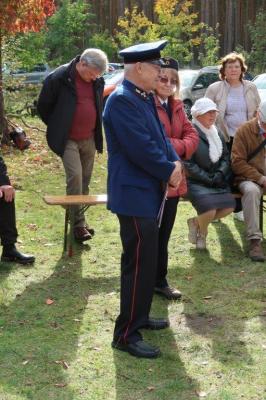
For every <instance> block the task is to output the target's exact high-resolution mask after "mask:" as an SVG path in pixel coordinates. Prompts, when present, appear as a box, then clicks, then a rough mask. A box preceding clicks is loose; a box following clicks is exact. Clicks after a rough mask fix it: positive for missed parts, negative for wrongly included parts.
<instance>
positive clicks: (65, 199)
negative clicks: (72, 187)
mask: <svg viewBox="0 0 266 400" xmlns="http://www.w3.org/2000/svg"><path fill="white" fill-rule="evenodd" d="M233 196H234V197H235V198H241V193H233ZM43 199H44V201H45V203H46V204H48V205H51V206H62V207H63V208H65V210H66V211H65V229H64V247H63V249H64V252H66V251H67V244H68V240H67V236H68V235H67V234H68V226H69V244H68V255H69V257H72V256H73V243H74V210H73V207H71V206H81V209H80V210H81V211H82V212H85V211H86V210H87V209H88V208H89V207H90V206H96V205H98V204H106V203H107V195H106V194H98V195H62V196H48V195H47V196H44V198H43ZM180 200H181V201H182V202H183V201H184V202H188V201H189V200H188V199H187V198H183V197H181V198H180ZM263 211H264V200H263V196H262V197H261V202H260V210H259V218H260V229H261V232H262V233H263Z"/></svg>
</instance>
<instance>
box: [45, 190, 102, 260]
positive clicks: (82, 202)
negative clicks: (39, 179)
mask: <svg viewBox="0 0 266 400" xmlns="http://www.w3.org/2000/svg"><path fill="white" fill-rule="evenodd" d="M43 200H44V201H45V203H46V204H49V205H50V206H62V207H63V208H65V210H66V211H65V229H64V247H63V249H64V252H66V251H67V247H68V255H69V257H72V256H73V243H74V209H73V207H72V206H81V208H80V211H81V212H85V211H86V210H87V209H88V208H89V207H91V206H96V205H98V204H106V202H107V195H106V194H97V195H93V194H89V195H63V196H44V198H43ZM68 226H69V243H68V240H67V237H68ZM67 245H68V246H67Z"/></svg>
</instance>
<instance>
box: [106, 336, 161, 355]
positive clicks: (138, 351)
mask: <svg viewBox="0 0 266 400" xmlns="http://www.w3.org/2000/svg"><path fill="white" fill-rule="evenodd" d="M112 347H113V348H114V349H117V350H121V351H126V352H127V353H129V354H131V355H132V356H135V357H141V358H156V357H158V356H159V355H160V354H161V352H160V349H159V348H158V347H153V346H151V345H149V344H148V343H145V342H144V341H143V340H139V341H138V342H135V343H127V344H123V343H116V342H112Z"/></svg>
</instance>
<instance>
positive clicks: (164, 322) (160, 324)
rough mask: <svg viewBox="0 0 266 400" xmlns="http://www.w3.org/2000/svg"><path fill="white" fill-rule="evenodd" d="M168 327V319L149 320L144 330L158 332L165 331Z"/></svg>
mask: <svg viewBox="0 0 266 400" xmlns="http://www.w3.org/2000/svg"><path fill="white" fill-rule="evenodd" d="M168 327H169V321H168V319H162V318H160V319H159V318H157V319H156V318H149V319H148V322H147V325H145V326H144V328H145V329H152V330H159V329H165V328H168Z"/></svg>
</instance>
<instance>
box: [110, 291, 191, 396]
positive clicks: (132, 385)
mask: <svg viewBox="0 0 266 400" xmlns="http://www.w3.org/2000/svg"><path fill="white" fill-rule="evenodd" d="M168 305H169V302H168V301H167V300H165V299H161V298H158V296H154V301H153V307H152V308H153V310H154V312H151V315H152V316H156V317H163V318H168ZM142 333H143V336H144V340H146V341H147V342H149V343H152V344H153V345H155V346H158V347H160V349H161V352H162V355H161V356H160V357H159V358H157V359H150V360H149V359H138V358H136V357H132V356H130V355H129V354H127V353H123V352H120V351H118V350H113V357H114V364H115V368H116V400H146V399H147V400H169V399H177V398H178V399H180V400H195V399H197V398H198V396H197V394H196V393H197V392H198V385H197V383H196V382H195V381H194V380H193V379H192V378H191V377H190V376H189V375H188V373H187V371H186V369H185V367H184V363H183V362H182V360H181V358H180V356H179V354H178V347H177V343H176V338H175V326H171V327H170V328H168V329H164V330H161V331H147V330H143V331H142Z"/></svg>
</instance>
